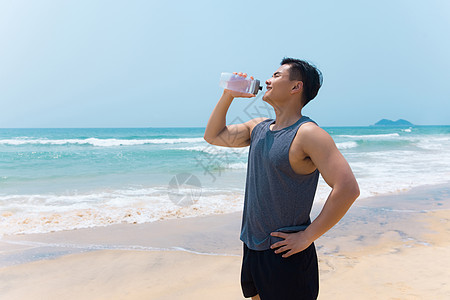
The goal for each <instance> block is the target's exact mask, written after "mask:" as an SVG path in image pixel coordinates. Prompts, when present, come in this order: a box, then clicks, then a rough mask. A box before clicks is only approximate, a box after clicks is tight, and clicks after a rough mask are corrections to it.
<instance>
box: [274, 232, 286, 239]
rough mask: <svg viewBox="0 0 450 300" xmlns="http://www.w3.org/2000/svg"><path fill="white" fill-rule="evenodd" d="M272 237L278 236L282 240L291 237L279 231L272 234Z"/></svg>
mask: <svg viewBox="0 0 450 300" xmlns="http://www.w3.org/2000/svg"><path fill="white" fill-rule="evenodd" d="M270 235H271V236H277V237H280V238H282V239H285V238H287V237H288V236H289V234H287V233H284V232H279V231H275V232H272V233H271V234H270Z"/></svg>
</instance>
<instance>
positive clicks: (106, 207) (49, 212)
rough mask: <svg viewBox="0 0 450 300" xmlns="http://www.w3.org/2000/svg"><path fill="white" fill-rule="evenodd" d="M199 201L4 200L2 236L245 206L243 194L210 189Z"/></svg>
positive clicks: (162, 190)
mask: <svg viewBox="0 0 450 300" xmlns="http://www.w3.org/2000/svg"><path fill="white" fill-rule="evenodd" d="M181 192H183V191H181ZM184 192H186V193H188V192H189V191H188V189H186V191H184ZM189 195H190V196H192V195H191V194H189ZM194 196H198V197H199V198H198V199H196V200H197V201H195V202H194V204H192V205H191V206H177V205H176V204H175V203H173V202H172V201H171V200H170V199H169V190H168V187H159V188H148V189H141V190H134V191H133V190H132V191H128V190H116V191H104V192H99V193H92V194H84V195H14V196H2V197H0V236H1V235H5V234H21V233H43V232H51V231H59V230H70V229H77V228H88V227H94V226H106V225H111V224H119V223H145V222H153V221H156V220H163V219H171V218H180V217H193V216H202V215H210V214H222V213H230V212H235V211H239V210H241V209H242V205H243V191H237V190H232V191H224V190H221V191H218V190H215V189H208V188H205V189H204V190H202V193H201V196H200V194H198V195H194Z"/></svg>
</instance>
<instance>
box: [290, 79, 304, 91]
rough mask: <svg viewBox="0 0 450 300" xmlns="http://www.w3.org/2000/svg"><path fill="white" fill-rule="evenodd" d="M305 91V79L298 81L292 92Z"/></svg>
mask: <svg viewBox="0 0 450 300" xmlns="http://www.w3.org/2000/svg"><path fill="white" fill-rule="evenodd" d="M302 91H303V81H297V83H296V84H295V85H294V86H293V87H292V90H291V94H297V93H301V92H302Z"/></svg>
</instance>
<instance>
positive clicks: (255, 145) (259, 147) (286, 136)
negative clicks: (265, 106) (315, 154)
mask: <svg viewBox="0 0 450 300" xmlns="http://www.w3.org/2000/svg"><path fill="white" fill-rule="evenodd" d="M297 138H298V137H296V132H293V131H285V132H278V133H276V134H274V133H272V132H266V133H264V134H261V135H259V136H257V137H256V138H255V140H254V141H253V140H252V144H251V147H250V153H249V159H250V160H253V161H254V162H255V163H258V164H261V165H263V166H264V167H265V168H266V169H267V170H268V171H270V168H275V169H277V170H280V171H283V172H286V173H291V172H294V173H296V174H309V173H311V172H313V171H314V170H315V167H314V164H313V163H312V161H311V159H309V157H307V156H306V155H305V153H304V152H303V149H302V147H301V145H300V144H299V142H298V139H297Z"/></svg>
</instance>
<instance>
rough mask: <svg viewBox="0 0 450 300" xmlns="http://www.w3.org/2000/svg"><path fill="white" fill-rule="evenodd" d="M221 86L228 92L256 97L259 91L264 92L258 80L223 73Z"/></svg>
mask: <svg viewBox="0 0 450 300" xmlns="http://www.w3.org/2000/svg"><path fill="white" fill-rule="evenodd" d="M219 85H220V86H221V87H223V88H224V89H227V90H232V91H236V92H242V93H250V94H254V95H256V94H257V93H258V91H260V90H262V86H260V81H259V80H258V79H253V77H244V76H239V75H238V74H234V73H222V74H221V75H220V83H219Z"/></svg>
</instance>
